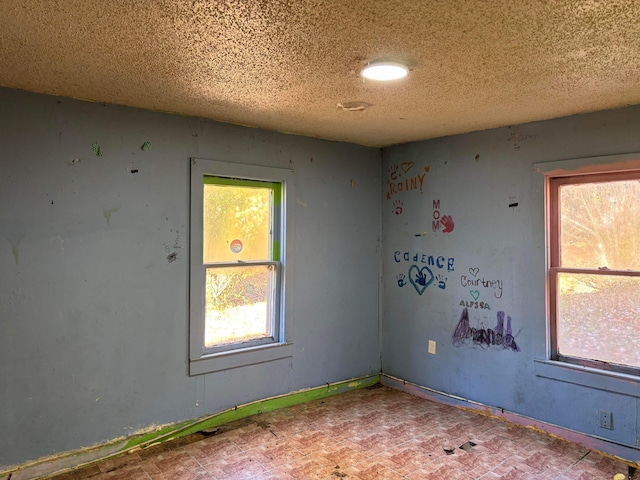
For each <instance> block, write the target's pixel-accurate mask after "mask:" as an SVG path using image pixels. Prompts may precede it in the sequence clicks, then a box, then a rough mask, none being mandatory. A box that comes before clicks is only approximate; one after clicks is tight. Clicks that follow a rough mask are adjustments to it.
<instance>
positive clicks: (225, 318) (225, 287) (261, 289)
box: [205, 265, 276, 347]
mask: <svg viewBox="0 0 640 480" xmlns="http://www.w3.org/2000/svg"><path fill="white" fill-rule="evenodd" d="M275 270H276V269H275V267H274V266H273V265H252V266H245V265H242V266H240V265H239V266H232V267H219V268H207V273H206V300H205V347H215V346H218V345H224V344H229V343H238V342H246V341H249V340H255V339H260V338H271V337H273V336H274V331H273V320H272V319H274V318H275V315H274V314H273V308H274V299H275V289H274V285H275Z"/></svg>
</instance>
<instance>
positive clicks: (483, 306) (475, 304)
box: [460, 299, 491, 310]
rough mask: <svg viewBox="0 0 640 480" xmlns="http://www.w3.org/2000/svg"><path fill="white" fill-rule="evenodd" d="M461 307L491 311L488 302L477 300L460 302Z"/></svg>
mask: <svg viewBox="0 0 640 480" xmlns="http://www.w3.org/2000/svg"><path fill="white" fill-rule="evenodd" d="M460 306H461V307H465V308H475V309H479V310H491V306H490V305H489V304H488V303H487V302H478V301H477V299H476V300H460Z"/></svg>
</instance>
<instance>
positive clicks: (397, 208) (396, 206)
mask: <svg viewBox="0 0 640 480" xmlns="http://www.w3.org/2000/svg"><path fill="white" fill-rule="evenodd" d="M403 205H404V204H403V203H402V200H394V201H393V210H392V212H393V213H395V214H396V215H402V206H403Z"/></svg>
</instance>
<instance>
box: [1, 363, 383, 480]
mask: <svg viewBox="0 0 640 480" xmlns="http://www.w3.org/2000/svg"><path fill="white" fill-rule="evenodd" d="M379 382H380V375H377V374H376V375H368V376H364V377H358V378H353V379H350V380H345V381H342V382H336V383H331V384H329V383H327V384H326V385H322V386H318V387H313V388H307V389H304V390H298V391H295V392H291V393H287V394H284V395H279V396H276V397H271V398H266V399H263V400H258V401H256V402H251V403H246V404H244V405H239V406H237V407H233V408H229V409H227V410H224V411H221V412H217V413H214V414H212V415H207V416H205V417H201V418H198V419H196V420H193V421H187V422H180V423H176V424H172V425H169V426H165V427H162V428H160V429H157V428H155V429H153V430H152V431H149V432H146V433H142V434H139V435H135V436H131V437H128V438H126V439H124V440H122V439H120V440H118V441H113V442H109V443H105V444H102V445H96V446H93V447H91V448H84V449H81V450H77V451H72V452H66V453H63V454H60V455H55V456H51V457H46V458H41V459H39V460H35V461H32V462H28V463H25V464H23V465H19V466H17V467H12V468H11V469H9V470H5V471H2V472H0V480H9V479H11V480H33V479H38V478H40V479H41V478H46V477H49V476H52V475H57V474H59V473H64V472H66V471H70V470H73V469H76V468H78V467H84V466H86V465H88V464H91V463H95V462H98V461H100V460H105V459H107V458H110V457H114V456H117V455H122V454H123V453H127V452H134V451H137V450H140V449H142V448H144V447H148V446H150V445H154V444H157V443H161V442H166V441H168V440H173V439H175V438H179V437H183V436H185V435H190V434H193V433H196V432H200V431H202V430H206V429H210V428H214V427H217V426H220V425H223V424H225V423H229V422H233V421H235V420H240V419H242V418H245V417H250V416H251V415H256V414H258V413H264V412H271V411H273V410H278V409H280V408H285V407H291V406H293V405H298V404H300V403H306V402H310V401H312V400H318V399H321V398H326V397H330V396H332V395H338V394H340V393H345V392H348V391H351V390H357V389H360V388H365V387H370V386H372V385H375V384H377V383H379Z"/></svg>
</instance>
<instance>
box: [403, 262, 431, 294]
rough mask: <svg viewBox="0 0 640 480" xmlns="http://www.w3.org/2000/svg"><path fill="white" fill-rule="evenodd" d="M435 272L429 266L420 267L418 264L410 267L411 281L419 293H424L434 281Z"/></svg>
mask: <svg viewBox="0 0 640 480" xmlns="http://www.w3.org/2000/svg"><path fill="white" fill-rule="evenodd" d="M433 279H434V277H433V272H432V271H431V269H430V268H429V267H422V268H418V266H417V265H411V268H409V282H411V285H413V288H415V289H416V292H418V295H422V294H423V293H424V291H425V290H426V289H427V287H428V286H429V285H431V283H432V282H433Z"/></svg>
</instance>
